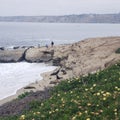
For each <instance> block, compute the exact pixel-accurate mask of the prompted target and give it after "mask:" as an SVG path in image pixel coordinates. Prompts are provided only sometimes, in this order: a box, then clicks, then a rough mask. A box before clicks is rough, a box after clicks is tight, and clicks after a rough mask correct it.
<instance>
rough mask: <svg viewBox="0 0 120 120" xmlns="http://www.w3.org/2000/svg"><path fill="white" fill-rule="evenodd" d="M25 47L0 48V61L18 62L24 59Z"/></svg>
mask: <svg viewBox="0 0 120 120" xmlns="http://www.w3.org/2000/svg"><path fill="white" fill-rule="evenodd" d="M24 52H25V49H11V50H0V62H4V63H5V62H19V61H22V60H24V58H23V55H24Z"/></svg>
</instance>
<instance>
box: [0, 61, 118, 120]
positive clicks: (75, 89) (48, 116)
mask: <svg viewBox="0 0 120 120" xmlns="http://www.w3.org/2000/svg"><path fill="white" fill-rule="evenodd" d="M119 106H120V63H118V64H115V65H113V66H111V67H109V68H108V69H105V70H103V71H100V72H97V73H95V74H89V75H88V76H84V77H80V78H74V79H69V80H67V81H63V82H61V83H60V84H59V85H58V86H56V87H55V88H54V90H53V91H52V93H51V97H50V98H49V99H47V100H45V101H33V102H31V103H30V110H29V111H26V112H24V114H22V115H20V116H12V117H10V116H9V117H0V120H103V119H104V120H120V107H119Z"/></svg>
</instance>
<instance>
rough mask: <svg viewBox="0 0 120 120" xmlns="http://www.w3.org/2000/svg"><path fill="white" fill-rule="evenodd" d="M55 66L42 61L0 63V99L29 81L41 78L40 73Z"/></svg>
mask: <svg viewBox="0 0 120 120" xmlns="http://www.w3.org/2000/svg"><path fill="white" fill-rule="evenodd" d="M55 68H56V67H53V66H48V65H45V64H43V63H26V62H20V63H6V64H4V63H0V100H1V99H3V98H6V97H8V96H10V95H13V94H15V93H16V91H17V90H18V89H20V88H22V87H24V86H26V85H28V84H30V83H33V82H36V81H39V80H41V79H42V77H41V75H40V74H41V73H44V72H49V71H52V70H54V69H55Z"/></svg>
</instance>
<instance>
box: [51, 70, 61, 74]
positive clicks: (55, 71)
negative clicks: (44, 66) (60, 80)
mask: <svg viewBox="0 0 120 120" xmlns="http://www.w3.org/2000/svg"><path fill="white" fill-rule="evenodd" d="M59 71H60V68H58V69H56V70H54V71H53V73H52V74H51V75H57V74H58V73H59Z"/></svg>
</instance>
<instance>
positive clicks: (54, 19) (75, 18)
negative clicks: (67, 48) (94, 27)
mask: <svg viewBox="0 0 120 120" xmlns="http://www.w3.org/2000/svg"><path fill="white" fill-rule="evenodd" d="M0 22H40V23H120V13H118V14H80V15H63V16H1V17H0Z"/></svg>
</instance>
